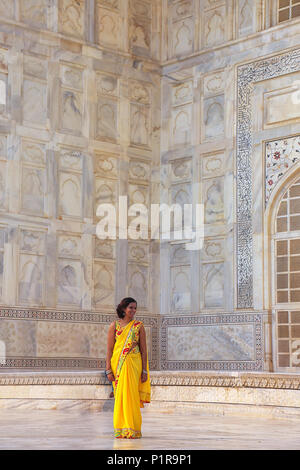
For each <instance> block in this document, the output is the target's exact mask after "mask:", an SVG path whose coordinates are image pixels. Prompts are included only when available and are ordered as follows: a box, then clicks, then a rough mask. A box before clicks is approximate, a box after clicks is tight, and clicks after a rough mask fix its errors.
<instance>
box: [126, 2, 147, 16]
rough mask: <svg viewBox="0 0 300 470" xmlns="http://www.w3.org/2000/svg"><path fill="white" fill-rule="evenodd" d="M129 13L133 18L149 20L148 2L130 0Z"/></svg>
mask: <svg viewBox="0 0 300 470" xmlns="http://www.w3.org/2000/svg"><path fill="white" fill-rule="evenodd" d="M130 11H131V13H132V15H134V16H140V17H142V18H147V19H151V17H152V5H151V2H149V1H142V0H130Z"/></svg>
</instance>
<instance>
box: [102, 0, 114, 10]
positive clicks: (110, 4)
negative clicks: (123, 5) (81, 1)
mask: <svg viewBox="0 0 300 470" xmlns="http://www.w3.org/2000/svg"><path fill="white" fill-rule="evenodd" d="M97 4H98V5H103V6H104V7H106V8H111V9H113V10H119V9H120V0H97Z"/></svg>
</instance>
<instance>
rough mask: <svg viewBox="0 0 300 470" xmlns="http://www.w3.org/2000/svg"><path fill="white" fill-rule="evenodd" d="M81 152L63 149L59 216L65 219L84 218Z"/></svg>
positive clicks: (60, 169) (59, 161)
mask: <svg viewBox="0 0 300 470" xmlns="http://www.w3.org/2000/svg"><path fill="white" fill-rule="evenodd" d="M83 159H84V155H83V154H82V152H81V150H78V149H73V148H70V149H68V148H61V150H60V154H59V159H58V166H59V182H58V185H59V187H58V194H59V196H58V198H59V199H58V201H59V204H58V214H59V215H62V216H64V217H71V218H76V219H78V218H81V217H82V167H83Z"/></svg>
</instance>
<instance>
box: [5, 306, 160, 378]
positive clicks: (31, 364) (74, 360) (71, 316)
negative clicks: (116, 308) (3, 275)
mask: <svg viewBox="0 0 300 470" xmlns="http://www.w3.org/2000/svg"><path fill="white" fill-rule="evenodd" d="M116 318H117V317H116V315H115V314H105V313H93V312H67V311H55V310H40V309H32V308H31V309H22V308H1V309H0V319H6V320H16V321H18V320H31V321H32V320H35V321H52V322H53V321H61V322H71V323H80V322H83V323H100V324H109V323H111V322H112V321H113V320H114V319H116ZM136 318H137V319H138V320H141V321H142V322H143V323H144V325H145V326H148V327H150V328H151V339H152V344H151V360H150V361H149V367H150V369H158V355H159V344H158V342H159V318H158V317H150V316H148V315H138V314H137V316H136ZM105 341H106V338H105ZM104 368H105V358H80V357H71V358H70V357H67V358H65V357H42V358H41V357H7V358H6V361H5V364H1V363H0V371H1V369H2V370H3V369H75V370H76V369H104Z"/></svg>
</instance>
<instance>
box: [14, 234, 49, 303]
mask: <svg viewBox="0 0 300 470" xmlns="http://www.w3.org/2000/svg"><path fill="white" fill-rule="evenodd" d="M45 251H46V233H45V232H43V231H38V230H30V229H25V228H20V231H19V257H18V274H17V279H18V293H17V297H18V303H20V304H26V305H43V304H44V303H45V272H46V271H45V269H46V258H45Z"/></svg>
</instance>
